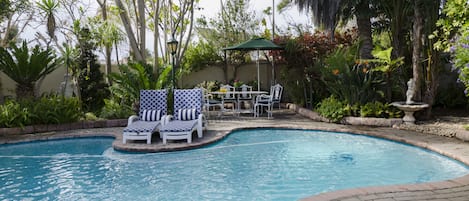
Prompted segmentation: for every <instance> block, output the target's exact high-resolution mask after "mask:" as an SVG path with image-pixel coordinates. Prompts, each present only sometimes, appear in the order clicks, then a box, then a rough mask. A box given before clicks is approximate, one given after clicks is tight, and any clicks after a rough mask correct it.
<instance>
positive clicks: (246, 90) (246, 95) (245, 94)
mask: <svg viewBox="0 0 469 201" xmlns="http://www.w3.org/2000/svg"><path fill="white" fill-rule="evenodd" d="M250 92H252V86H248V85H245V84H243V85H241V94H240V98H243V99H251V98H252V93H250Z"/></svg>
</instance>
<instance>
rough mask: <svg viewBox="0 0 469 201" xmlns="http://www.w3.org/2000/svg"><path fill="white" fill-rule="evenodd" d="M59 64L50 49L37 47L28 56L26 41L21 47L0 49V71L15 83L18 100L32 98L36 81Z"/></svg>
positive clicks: (12, 46)
mask: <svg viewBox="0 0 469 201" xmlns="http://www.w3.org/2000/svg"><path fill="white" fill-rule="evenodd" d="M59 63H60V59H57V58H56V56H55V54H54V52H53V51H52V50H51V49H45V50H43V49H41V48H40V47H39V45H36V46H35V47H34V48H33V49H32V51H31V54H30V51H29V49H28V46H27V44H26V41H23V44H22V45H21V47H17V46H16V45H15V44H13V45H11V47H10V48H9V49H6V48H4V47H0V71H2V72H3V73H5V75H7V76H8V77H10V78H11V79H12V80H14V81H15V82H16V84H17V85H16V97H17V98H18V99H22V98H28V97H34V95H35V94H36V93H35V92H36V86H35V85H36V84H37V81H38V80H41V79H43V78H44V77H45V76H46V75H48V74H49V73H51V72H52V71H54V70H55V69H57V68H58V67H59Z"/></svg>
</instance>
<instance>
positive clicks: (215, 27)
mask: <svg viewBox="0 0 469 201" xmlns="http://www.w3.org/2000/svg"><path fill="white" fill-rule="evenodd" d="M249 3H250V1H249V0H230V1H225V2H224V3H223V2H222V1H221V9H220V12H219V13H218V14H217V16H216V17H215V18H212V19H208V20H207V19H205V18H200V19H198V26H197V32H198V34H199V35H200V36H201V37H200V38H201V40H200V41H199V43H202V44H205V45H201V46H205V47H211V48H212V51H213V52H214V53H215V54H217V55H219V57H220V58H223V63H227V62H229V63H230V64H232V65H233V68H234V75H233V76H234V77H236V73H237V69H238V67H239V66H241V65H242V64H243V63H245V62H246V61H245V56H246V54H247V53H246V52H239V51H230V52H227V55H226V57H225V55H224V53H223V52H222V51H221V49H223V48H225V47H229V46H232V45H236V44H238V43H241V42H244V41H246V40H248V39H250V38H252V37H253V36H256V35H260V34H261V33H260V31H259V27H260V21H259V20H258V19H256V15H255V13H254V12H253V11H252V10H249ZM228 58H230V60H229V61H227V59H228ZM221 67H222V68H223V72H224V77H225V82H228V81H229V80H228V69H227V67H228V66H226V65H221Z"/></svg>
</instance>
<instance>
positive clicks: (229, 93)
mask: <svg viewBox="0 0 469 201" xmlns="http://www.w3.org/2000/svg"><path fill="white" fill-rule="evenodd" d="M220 89H221V90H223V89H224V90H225V92H226V93H225V95H223V99H235V98H236V96H235V94H234V93H233V92H236V88H234V87H233V86H231V85H222V86H221V87H220Z"/></svg>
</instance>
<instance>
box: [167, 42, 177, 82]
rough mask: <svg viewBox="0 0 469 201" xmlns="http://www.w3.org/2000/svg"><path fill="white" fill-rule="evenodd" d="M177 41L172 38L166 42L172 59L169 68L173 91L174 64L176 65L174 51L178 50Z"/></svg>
mask: <svg viewBox="0 0 469 201" xmlns="http://www.w3.org/2000/svg"><path fill="white" fill-rule="evenodd" d="M178 43H179V42H178V41H177V40H176V39H174V37H173V38H172V39H171V40H170V41H168V43H167V44H168V49H169V50H170V51H171V57H172V59H173V66H172V67H171V85H172V86H171V88H172V89H174V86H175V84H174V68H175V66H174V65H175V64H176V57H175V55H176V51H177V48H178Z"/></svg>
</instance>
